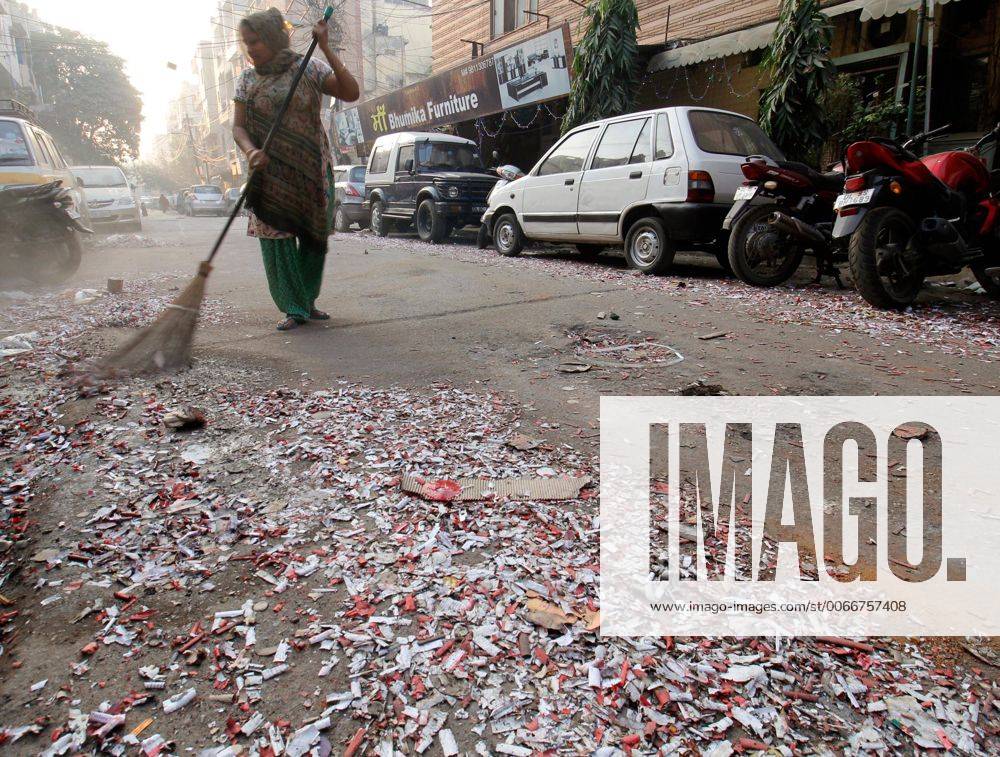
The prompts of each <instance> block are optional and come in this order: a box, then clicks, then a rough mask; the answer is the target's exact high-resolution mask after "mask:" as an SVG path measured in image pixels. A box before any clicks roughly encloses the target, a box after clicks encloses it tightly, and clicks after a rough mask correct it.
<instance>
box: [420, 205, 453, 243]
mask: <svg viewBox="0 0 1000 757" xmlns="http://www.w3.org/2000/svg"><path fill="white" fill-rule="evenodd" d="M416 221H417V236H419V237H420V241H422V242H429V243H430V244H438V243H440V242H442V241H444V238H445V237H446V236H448V222H447V221H446V220H445V218H444V216H443V215H442V214H441V213H439V212H438V210H437V207H436V206H435V205H434V200H432V199H430V198H429V197H428V198H427V199H426V200H424V201H423V202H422V203H420V205H419V206H418V207H417V219H416Z"/></svg>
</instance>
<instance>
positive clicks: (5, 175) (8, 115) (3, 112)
mask: <svg viewBox="0 0 1000 757" xmlns="http://www.w3.org/2000/svg"><path fill="white" fill-rule="evenodd" d="M53 181H58V182H60V183H61V184H62V186H64V187H66V188H67V189H68V190H69V193H70V197H71V198H72V199H73V205H74V207H75V209H76V212H78V213H79V214H80V216H81V218H82V219H83V223H84V225H85V226H88V227H89V226H90V215H89V213H88V211H87V200H86V192H85V191H84V190H83V189H82V188H81V187H80V185H79V183H78V182H77V180H76V177H75V176H73V173H72V172H71V171H70V170H69V167H68V166H67V165H66V161H65V160H64V159H63V156H62V153H61V152H60V151H59V147H58V146H57V145H56V142H55V140H54V139H53V138H52V135H50V134H49V133H48V132H47V131H45V129H43V128H42V127H41V126H39V125H38V121H37V120H36V118H35V114H34V113H33V112H32V111H31V109H30V108H28V107H27V106H26V105H23V104H22V103H20V102H18V101H17V100H0V187H4V186H11V185H14V184H35V185H41V184H48V183H50V182H53Z"/></svg>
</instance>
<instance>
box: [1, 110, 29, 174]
mask: <svg viewBox="0 0 1000 757" xmlns="http://www.w3.org/2000/svg"><path fill="white" fill-rule="evenodd" d="M0 164H3V165H6V166H30V165H32V160H31V153H30V152H28V144H27V142H25V141H24V132H22V131H21V125H20V124H19V123H17V122H16V121H0Z"/></svg>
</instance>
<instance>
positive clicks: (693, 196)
mask: <svg viewBox="0 0 1000 757" xmlns="http://www.w3.org/2000/svg"><path fill="white" fill-rule="evenodd" d="M687 201H688V202H714V201H715V184H713V183H712V175H711V174H710V173H709V172H708V171H688V194H687Z"/></svg>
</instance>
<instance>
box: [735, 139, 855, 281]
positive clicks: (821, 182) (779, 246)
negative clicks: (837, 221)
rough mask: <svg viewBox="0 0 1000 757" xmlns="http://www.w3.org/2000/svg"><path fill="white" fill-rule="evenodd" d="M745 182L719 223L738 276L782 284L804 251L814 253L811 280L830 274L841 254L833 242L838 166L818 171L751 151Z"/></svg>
mask: <svg viewBox="0 0 1000 757" xmlns="http://www.w3.org/2000/svg"><path fill="white" fill-rule="evenodd" d="M741 169H742V171H743V175H744V176H745V177H746V181H744V182H743V186H741V187H737V189H736V195H735V198H734V199H735V202H734V203H733V207H732V208H731V209H730V211H729V215H727V216H726V220H725V221H724V222H723V224H722V228H723V229H725V230H726V231H729V232H730V235H729V266H730V268H732V270H733V273H734V274H735V275H736V277H737V278H739V279H740V280H741V281H743V282H745V283H747V284H752V285H753V286H759V287H771V286H777V285H778V284H782V283H784V282H785V281H787V280H788V279H789V278H791V276H792V274H794V273H795V271H796V270H797V269H798V267H799V265H800V264H801V262H802V258H803V256H804V255H805V253H806V252H811V253H812V254H813V255H815V256H816V279H817V281H818V280H819V279H820V278H821V277H822V276H823V275H824V274H828V275H832V276H833V277H834V278H835V279H836V281H837V284H838V286H842V284H841V282H840V274H839V272H838V270H837V267H836V262H837V261H838V260H839V259H843V258H844V257H845V255H844V254H843V250H842V249H838V246H837V245H836V244H834V243H833V239H832V236H831V233H832V231H833V203H834V200H835V199H836V198H837V195H838V194H840V192H841V191H842V190H843V187H844V174H843V172H842V171H833V172H830V173H820V172H819V171H815V170H813V169H812V168H810V167H809V166H807V165H806V164H804V163H795V162H791V161H786V162H781V163H778V162H775V161H774V160H773V159H771V158H769V157H767V156H764V155H751V156H750V157H748V158H747V160H746V162H745V163H744V164H743V165H742V167H741Z"/></svg>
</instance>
